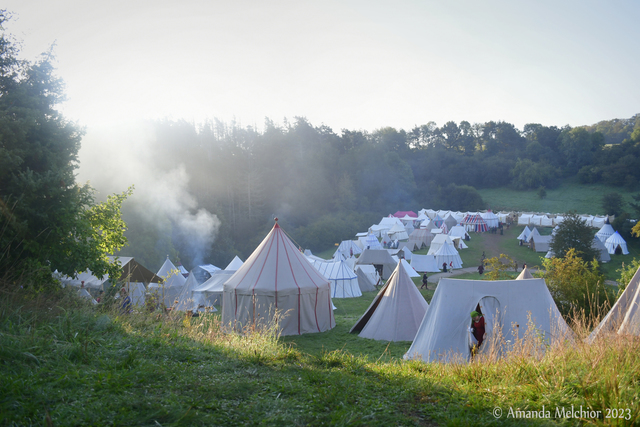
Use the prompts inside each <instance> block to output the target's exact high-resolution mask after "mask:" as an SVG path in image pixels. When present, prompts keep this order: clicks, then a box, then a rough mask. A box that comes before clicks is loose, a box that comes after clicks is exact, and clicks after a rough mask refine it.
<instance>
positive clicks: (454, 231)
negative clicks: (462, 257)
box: [449, 225, 469, 240]
mask: <svg viewBox="0 0 640 427" xmlns="http://www.w3.org/2000/svg"><path fill="white" fill-rule="evenodd" d="M449 236H451V237H460V239H462V240H464V239H466V238H467V237H469V233H467V231H466V230H465V229H464V227H463V226H462V225H456V226H454V227H452V228H451V230H449Z"/></svg>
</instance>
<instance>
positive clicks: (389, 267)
mask: <svg viewBox="0 0 640 427" xmlns="http://www.w3.org/2000/svg"><path fill="white" fill-rule="evenodd" d="M356 265H373V266H375V267H376V270H377V271H378V274H380V277H382V278H383V279H385V280H386V279H388V278H389V277H390V276H391V273H393V269H394V268H395V265H396V262H395V261H394V260H393V258H391V255H389V252H387V251H386V250H385V249H365V250H364V251H362V254H360V257H359V258H358V260H357V261H356Z"/></svg>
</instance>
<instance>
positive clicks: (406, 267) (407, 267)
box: [400, 259, 420, 277]
mask: <svg viewBox="0 0 640 427" xmlns="http://www.w3.org/2000/svg"><path fill="white" fill-rule="evenodd" d="M400 264H401V265H402V268H404V270H405V271H406V272H407V274H408V275H409V277H420V274H418V272H417V271H416V270H415V269H414V268H413V267H411V264H409V263H408V262H407V260H406V259H401V260H400Z"/></svg>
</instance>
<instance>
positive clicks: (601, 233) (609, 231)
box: [596, 223, 616, 243]
mask: <svg viewBox="0 0 640 427" xmlns="http://www.w3.org/2000/svg"><path fill="white" fill-rule="evenodd" d="M615 232H616V231H615V230H614V229H613V227H612V226H611V224H609V223H606V224H605V225H603V226H602V228H601V229H600V230H598V232H597V233H596V237H597V238H598V239H600V241H601V242H602V243H604V242H606V241H607V239H608V238H609V237H611V236H612V235H613V233H615Z"/></svg>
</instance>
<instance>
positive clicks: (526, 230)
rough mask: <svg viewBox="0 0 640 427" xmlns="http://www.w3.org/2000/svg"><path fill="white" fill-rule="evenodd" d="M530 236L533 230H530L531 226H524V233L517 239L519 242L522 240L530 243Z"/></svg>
mask: <svg viewBox="0 0 640 427" xmlns="http://www.w3.org/2000/svg"><path fill="white" fill-rule="evenodd" d="M530 234H531V230H529V226H528V225H525V226H524V230H522V233H520V235H518V237H517V239H518V240H522V241H524V242H528V241H529V240H528V239H529V235H530Z"/></svg>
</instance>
